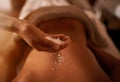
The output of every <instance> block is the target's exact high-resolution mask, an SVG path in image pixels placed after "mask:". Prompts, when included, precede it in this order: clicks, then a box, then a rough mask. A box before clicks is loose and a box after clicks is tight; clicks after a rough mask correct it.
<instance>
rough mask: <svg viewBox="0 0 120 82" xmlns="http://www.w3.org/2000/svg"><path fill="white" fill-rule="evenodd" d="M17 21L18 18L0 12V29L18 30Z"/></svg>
mask: <svg viewBox="0 0 120 82" xmlns="http://www.w3.org/2000/svg"><path fill="white" fill-rule="evenodd" d="M19 22H20V20H18V19H17V18H13V17H10V16H6V15H3V14H0V29H3V30H6V31H9V32H17V31H18V30H19V26H18V23H19Z"/></svg>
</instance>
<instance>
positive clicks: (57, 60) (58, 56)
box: [52, 52, 64, 71]
mask: <svg viewBox="0 0 120 82" xmlns="http://www.w3.org/2000/svg"><path fill="white" fill-rule="evenodd" d="M52 55H53V56H55V60H54V67H53V68H52V71H57V70H58V67H59V65H61V64H62V62H63V61H64V57H63V56H62V55H61V54H60V53H59V52H56V53H53V54H52Z"/></svg>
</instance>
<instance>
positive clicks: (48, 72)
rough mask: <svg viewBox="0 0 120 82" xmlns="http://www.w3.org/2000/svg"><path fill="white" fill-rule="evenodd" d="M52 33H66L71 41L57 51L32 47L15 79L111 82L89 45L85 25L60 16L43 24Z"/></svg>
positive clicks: (32, 81)
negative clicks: (46, 50) (50, 51)
mask: <svg viewBox="0 0 120 82" xmlns="http://www.w3.org/2000/svg"><path fill="white" fill-rule="evenodd" d="M40 29H42V30H43V31H44V32H46V33H49V34H56V33H63V34H65V35H68V36H70V38H71V40H72V43H71V44H70V45H69V46H68V47H66V48H65V49H63V50H61V51H59V52H58V53H57V52H56V53H48V52H42V51H41V52H39V51H36V50H32V51H31V53H30V54H29V56H28V58H27V60H26V62H25V65H24V66H23V68H22V70H21V72H20V73H19V75H18V77H17V78H16V79H15V80H14V81H15V82H109V79H108V77H107V75H106V74H105V73H104V72H103V70H102V69H101V68H100V66H99V64H98V63H97V61H96V59H95V57H94V55H93V54H92V52H91V51H90V50H89V49H88V48H87V44H86V41H87V39H86V35H85V28H84V25H83V24H82V23H81V22H79V21H77V20H74V19H59V20H53V21H48V22H46V23H42V24H41V25H40Z"/></svg>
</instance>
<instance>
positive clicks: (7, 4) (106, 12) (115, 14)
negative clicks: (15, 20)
mask: <svg viewBox="0 0 120 82" xmlns="http://www.w3.org/2000/svg"><path fill="white" fill-rule="evenodd" d="M14 1H17V0H14ZM19 1H25V0H19ZM68 1H69V2H73V3H74V4H76V5H78V6H83V5H84V2H85V3H86V2H87V3H88V4H87V5H85V6H86V8H88V9H92V10H93V12H94V13H95V14H96V15H97V16H98V18H99V19H100V20H101V22H103V23H104V25H105V26H106V29H107V33H108V34H109V36H110V37H111V39H112V40H113V42H114V43H115V45H116V47H117V48H118V49H119V50H120V0H68ZM78 2H82V4H81V5H80V4H77V3H78ZM19 4H21V3H20V2H19ZM16 9H17V7H16ZM11 11H12V6H11V0H0V13H4V14H8V15H13V14H16V13H17V12H16V13H13V12H11ZM0 37H4V36H3V35H2V36H1V34H0Z"/></svg>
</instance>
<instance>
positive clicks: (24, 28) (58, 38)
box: [17, 21, 71, 52]
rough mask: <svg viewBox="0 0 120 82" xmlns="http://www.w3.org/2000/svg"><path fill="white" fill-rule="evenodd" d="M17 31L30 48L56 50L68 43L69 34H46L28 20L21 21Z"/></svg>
mask: <svg viewBox="0 0 120 82" xmlns="http://www.w3.org/2000/svg"><path fill="white" fill-rule="evenodd" d="M17 33H18V34H19V35H20V37H21V38H23V39H24V40H25V41H26V42H27V43H28V44H29V45H30V46H31V47H32V48H35V49H37V50H39V51H48V52H56V51H59V50H61V49H63V48H65V47H67V46H68V45H69V43H70V42H71V40H70V37H69V36H65V35H64V34H56V35H48V34H46V33H44V32H43V31H41V30H40V29H38V28H37V27H36V26H34V25H33V24H31V23H30V22H28V21H21V22H20V24H19V30H18V31H17Z"/></svg>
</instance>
